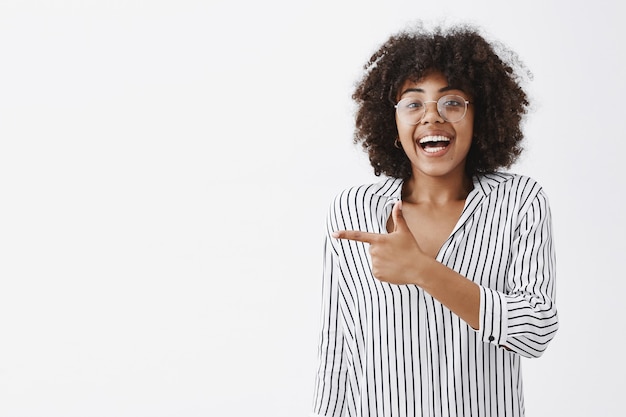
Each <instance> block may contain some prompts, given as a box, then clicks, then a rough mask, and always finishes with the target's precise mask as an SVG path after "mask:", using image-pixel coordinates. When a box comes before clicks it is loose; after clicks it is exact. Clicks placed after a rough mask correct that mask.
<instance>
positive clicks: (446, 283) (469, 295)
mask: <svg viewBox="0 0 626 417" xmlns="http://www.w3.org/2000/svg"><path fill="white" fill-rule="evenodd" d="M415 284H416V285H418V286H419V287H420V288H422V289H423V290H424V291H426V292H427V293H429V294H430V295H431V296H433V297H434V298H435V299H436V300H437V301H439V302H440V303H441V304H443V305H444V306H446V307H447V308H448V309H449V310H450V311H452V312H453V313H454V314H456V315H457V316H459V317H460V318H461V319H462V320H463V321H465V322H466V323H467V324H469V325H470V326H471V327H472V328H473V329H476V330H478V329H479V327H480V316H479V315H480V287H479V286H478V285H477V284H476V283H474V282H473V281H471V280H469V279H467V278H465V277H464V276H462V275H461V274H459V273H458V272H456V271H454V270H452V269H450V268H448V267H447V266H445V265H443V264H441V263H439V262H437V261H436V260H435V259H432V258H426V259H424V260H423V261H422V262H421V267H420V268H419V272H418V274H417V280H416V282H415Z"/></svg>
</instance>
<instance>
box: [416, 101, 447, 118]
mask: <svg viewBox="0 0 626 417" xmlns="http://www.w3.org/2000/svg"><path fill="white" fill-rule="evenodd" d="M437 122H438V123H443V122H444V120H443V117H441V115H440V114H439V109H438V108H437V102H436V101H425V102H424V117H422V120H421V123H437Z"/></svg>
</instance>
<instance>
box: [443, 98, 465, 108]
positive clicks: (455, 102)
mask: <svg viewBox="0 0 626 417" xmlns="http://www.w3.org/2000/svg"><path fill="white" fill-rule="evenodd" d="M443 105H444V106H445V107H463V106H465V101H461V100H459V99H457V98H448V99H446V100H444V101H443Z"/></svg>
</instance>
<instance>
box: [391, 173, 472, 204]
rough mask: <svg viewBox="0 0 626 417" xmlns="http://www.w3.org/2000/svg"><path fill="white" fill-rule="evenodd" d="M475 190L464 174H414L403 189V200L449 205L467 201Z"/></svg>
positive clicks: (469, 179)
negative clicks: (438, 175)
mask: <svg viewBox="0 0 626 417" xmlns="http://www.w3.org/2000/svg"><path fill="white" fill-rule="evenodd" d="M473 188H474V184H473V182H472V179H471V178H470V177H469V176H468V175H466V174H465V173H464V172H463V173H461V174H456V175H454V174H451V175H448V176H443V177H435V176H429V175H425V174H423V173H416V172H413V175H412V176H411V178H409V179H408V180H406V181H405V183H404V186H403V188H402V199H403V200H404V201H406V202H409V203H427V204H436V205H440V204H447V203H450V202H453V201H460V200H465V198H467V195H468V194H469V193H470V191H472V189H473Z"/></svg>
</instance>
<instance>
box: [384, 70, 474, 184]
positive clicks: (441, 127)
mask: <svg viewBox="0 0 626 417" xmlns="http://www.w3.org/2000/svg"><path fill="white" fill-rule="evenodd" d="M449 95H455V96H459V97H460V98H462V99H464V100H467V101H470V102H471V98H470V97H468V95H467V94H466V93H465V92H463V91H462V90H459V89H458V88H454V87H452V86H450V85H448V81H447V80H446V77H445V76H444V75H443V74H442V73H440V72H429V73H427V74H426V75H425V76H424V77H423V78H421V79H420V80H418V81H417V82H415V81H406V82H405V83H404V84H403V85H402V87H401V88H400V91H399V94H398V96H397V99H398V101H400V100H404V99H407V98H410V99H413V100H411V102H413V101H415V102H417V101H419V102H421V103H423V104H424V106H425V107H426V108H425V114H424V116H423V117H422V119H421V120H419V122H417V124H409V123H407V122H406V120H404V118H401V117H399V115H398V113H399V112H396V125H397V127H398V139H399V141H400V143H401V144H402V148H403V149H404V152H405V153H406V155H407V156H408V158H409V160H410V161H411V167H412V173H413V178H418V177H420V176H424V175H425V176H430V177H442V178H447V177H453V178H458V177H457V176H464V175H465V161H466V159H467V154H468V152H469V149H470V146H471V144H472V136H473V128H474V109H473V106H472V105H471V104H469V105H467V113H466V114H465V116H464V117H463V118H462V119H461V120H458V121H454V122H449V121H446V120H445V119H444V118H443V117H442V116H441V115H440V114H439V112H438V110H437V101H438V100H439V99H440V98H442V97H444V96H449ZM407 101H409V100H406V101H405V102H407ZM444 101H445V100H444ZM440 104H442V105H446V103H440ZM448 105H453V106H457V105H460V106H463V104H462V103H457V102H456V101H455V102H452V103H448Z"/></svg>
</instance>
